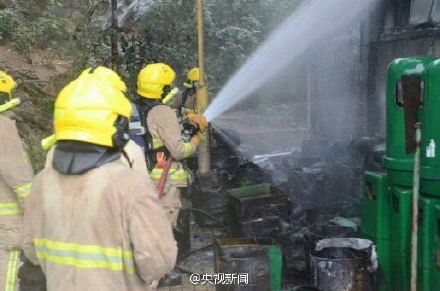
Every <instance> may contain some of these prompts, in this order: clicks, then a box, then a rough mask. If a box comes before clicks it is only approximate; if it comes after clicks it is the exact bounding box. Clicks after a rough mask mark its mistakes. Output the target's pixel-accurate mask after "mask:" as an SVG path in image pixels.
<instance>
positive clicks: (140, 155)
mask: <svg viewBox="0 0 440 291" xmlns="http://www.w3.org/2000/svg"><path fill="white" fill-rule="evenodd" d="M83 78H98V79H99V80H101V81H103V82H107V83H108V84H110V85H112V86H113V87H115V88H116V89H118V90H120V91H121V92H122V93H124V94H126V93H127V86H126V84H125V82H124V81H123V80H122V78H121V77H120V76H119V74H118V73H116V72H115V71H113V70H112V69H110V68H107V67H104V66H98V67H92V68H88V69H85V70H84V71H83V72H82V73H81V74H80V75H79V77H78V78H77V79H76V80H79V79H83ZM46 140H47V141H50V142H48V143H44V142H43V148H45V149H49V148H51V147H52V146H53V145H54V144H55V142H56V139H55V135H53V136H51V137H50V138H47V139H46ZM122 153H123V155H124V157H123V158H122V161H124V162H126V163H128V165H129V166H131V167H132V168H133V169H135V170H138V171H140V172H141V173H143V174H144V175H145V176H146V177H147V179H148V182H149V183H150V182H151V179H150V178H149V177H148V170H147V165H146V163H145V155H144V152H143V151H142V149H141V148H140V147H139V146H138V145H136V143H135V142H133V141H132V140H130V141H128V142H127V144H126V146H125V147H124V150H123V152H122ZM52 156H53V148H51V150H50V151H49V152H48V154H47V157H46V166H48V165H49V166H50V165H51V164H52Z"/></svg>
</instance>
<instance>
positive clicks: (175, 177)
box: [150, 168, 188, 181]
mask: <svg viewBox="0 0 440 291" xmlns="http://www.w3.org/2000/svg"><path fill="white" fill-rule="evenodd" d="M162 173H163V169H161V168H154V169H153V170H152V171H151V173H150V178H151V179H152V180H160V177H161V176H162ZM168 174H169V175H170V179H171V181H187V180H188V172H187V171H186V170H185V169H178V170H177V169H176V168H171V169H170V171H169V173H168Z"/></svg>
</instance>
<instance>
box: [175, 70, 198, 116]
mask: <svg viewBox="0 0 440 291" xmlns="http://www.w3.org/2000/svg"><path fill="white" fill-rule="evenodd" d="M199 80H200V73H199V68H193V69H191V70H189V71H188V75H187V80H186V81H185V82H184V83H183V87H184V88H185V90H184V91H183V93H182V95H181V97H180V99H179V98H176V100H175V103H176V104H177V109H178V112H179V114H180V115H181V116H186V115H187V114H188V113H195V109H196V94H197V86H198V84H199Z"/></svg>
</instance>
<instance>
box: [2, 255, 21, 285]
mask: <svg viewBox="0 0 440 291" xmlns="http://www.w3.org/2000/svg"><path fill="white" fill-rule="evenodd" d="M19 264H20V251H19V250H7V249H4V248H0V290H4V291H18V280H17V274H18V268H19Z"/></svg>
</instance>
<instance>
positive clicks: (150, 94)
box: [137, 63, 176, 99]
mask: <svg viewBox="0 0 440 291" xmlns="http://www.w3.org/2000/svg"><path fill="white" fill-rule="evenodd" d="M175 78H176V73H175V72H174V70H173V69H172V68H171V67H170V66H168V65H166V64H162V63H158V64H150V65H147V66H146V67H145V68H143V69H142V70H141V71H140V72H139V76H138V82H137V88H138V89H137V93H138V94H139V95H140V96H142V97H145V98H150V99H160V98H162V97H164V96H165V95H166V94H168V92H167V91H169V90H170V89H171V85H172V84H173V82H174V79H175Z"/></svg>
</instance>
